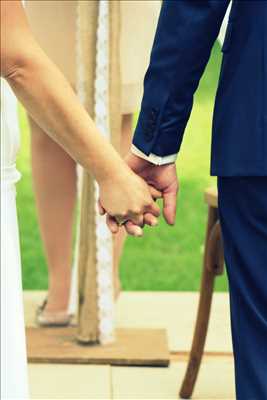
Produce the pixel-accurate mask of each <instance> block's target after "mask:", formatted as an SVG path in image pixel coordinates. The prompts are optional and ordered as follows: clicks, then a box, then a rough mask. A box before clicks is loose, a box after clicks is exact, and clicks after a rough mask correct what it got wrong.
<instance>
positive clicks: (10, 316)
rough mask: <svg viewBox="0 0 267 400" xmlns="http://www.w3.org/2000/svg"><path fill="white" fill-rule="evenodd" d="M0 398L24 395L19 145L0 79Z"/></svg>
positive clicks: (11, 101)
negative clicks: (18, 194) (18, 201)
mask: <svg viewBox="0 0 267 400" xmlns="http://www.w3.org/2000/svg"><path fill="white" fill-rule="evenodd" d="M1 128H2V129H1V144H2V145H1V399H12V400H14V399H25V398H28V377H27V358H26V343H25V328H24V314H23V298H22V282H21V262H20V246H19V233H18V223H17V211H16V188H15V183H16V182H17V181H18V180H19V179H20V173H19V172H18V171H17V169H16V155H17V151H18V148H19V129H18V119H17V102H16V98H15V96H14V95H13V93H12V91H11V89H10V88H9V86H8V84H7V83H6V82H5V81H4V80H3V79H1Z"/></svg>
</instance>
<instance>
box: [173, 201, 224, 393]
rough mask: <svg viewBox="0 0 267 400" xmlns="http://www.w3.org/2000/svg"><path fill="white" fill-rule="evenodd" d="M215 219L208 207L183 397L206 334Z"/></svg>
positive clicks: (190, 388)
mask: <svg viewBox="0 0 267 400" xmlns="http://www.w3.org/2000/svg"><path fill="white" fill-rule="evenodd" d="M217 221H218V212H217V210H216V209H215V208H213V207H209V212H208V224H207V232H206V242H205V254H204V265H203V272H202V280H201V289H200V297H199V304H198V312H197V319H196V324H195V331H194V337H193V342H192V347H191V351H190V356H189V362H188V365H187V370H186V374H185V377H184V380H183V383H182V386H181V389H180V393H179V395H180V397H181V398H184V399H188V398H190V397H191V395H192V393H193V390H194V386H195V382H196V379H197V375H198V371H199V367H200V364H201V359H202V355H203V351H204V345H205V341H206V336H207V330H208V324H209V318H210V309H211V302H212V295H213V289H214V281H215V276H216V275H217V269H218V268H217V264H216V260H215V258H216V251H214V245H213V243H214V240H212V241H210V238H211V237H213V236H214V235H213V234H212V233H213V229H214V228H216V223H217ZM216 231H217V229H216ZM210 242H211V243H210ZM211 244H212V245H211ZM214 244H215V243H214ZM211 258H212V259H211ZM213 259H214V264H216V265H215V268H214V269H213V268H210V265H212V260H213Z"/></svg>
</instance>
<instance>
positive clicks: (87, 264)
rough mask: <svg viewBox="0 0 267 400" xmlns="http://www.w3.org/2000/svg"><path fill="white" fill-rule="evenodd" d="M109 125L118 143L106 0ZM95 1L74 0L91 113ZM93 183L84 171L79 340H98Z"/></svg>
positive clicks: (114, 16)
mask: <svg viewBox="0 0 267 400" xmlns="http://www.w3.org/2000/svg"><path fill="white" fill-rule="evenodd" d="M108 4H109V85H108V86H109V110H108V112H109V123H110V126H109V129H110V132H111V141H112V144H113V145H115V147H117V148H118V146H119V134H120V130H121V110H120V71H119V63H120V61H119V60H120V57H119V27H120V23H119V18H120V12H119V2H118V1H113V2H109V3H108ZM98 10H99V2H98V1H83V0H81V1H78V23H77V42H78V43H77V45H78V47H79V49H78V53H79V54H78V58H79V60H78V61H79V63H80V65H78V70H79V68H80V69H82V74H81V75H82V76H80V83H78V89H79V87H80V92H81V97H83V101H84V104H85V106H86V108H87V110H88V112H89V113H90V115H91V116H93V117H95V114H94V99H95V91H94V88H95V85H94V81H95V70H96V41H97V19H98ZM95 198H96V193H95V184H94V181H93V179H92V177H91V175H90V174H88V173H87V172H84V174H83V182H82V198H81V214H80V220H81V222H80V243H79V255H78V259H79V261H78V269H79V274H78V280H79V318H78V320H79V328H78V333H77V339H78V341H80V342H83V343H88V342H97V341H99V322H100V321H99V315H98V293H97V260H96V251H97V249H96V214H95V213H96V211H95Z"/></svg>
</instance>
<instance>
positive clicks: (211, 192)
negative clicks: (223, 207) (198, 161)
mask: <svg viewBox="0 0 267 400" xmlns="http://www.w3.org/2000/svg"><path fill="white" fill-rule="evenodd" d="M204 199H205V202H206V203H207V204H208V205H209V206H211V207H214V208H218V191H217V188H215V187H211V188H208V189H206V190H205V193H204Z"/></svg>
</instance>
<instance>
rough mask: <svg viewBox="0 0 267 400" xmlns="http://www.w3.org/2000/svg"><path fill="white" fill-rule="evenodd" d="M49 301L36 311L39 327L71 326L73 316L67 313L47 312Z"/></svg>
mask: <svg viewBox="0 0 267 400" xmlns="http://www.w3.org/2000/svg"><path fill="white" fill-rule="evenodd" d="M46 307H47V299H45V300H44V301H43V304H41V306H39V307H38V308H37V310H36V322H37V324H38V325H39V326H46V327H49V326H67V325H69V324H70V322H71V319H72V315H71V314H69V312H68V310H67V311H65V310H64V311H53V312H52V311H47V310H46Z"/></svg>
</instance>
